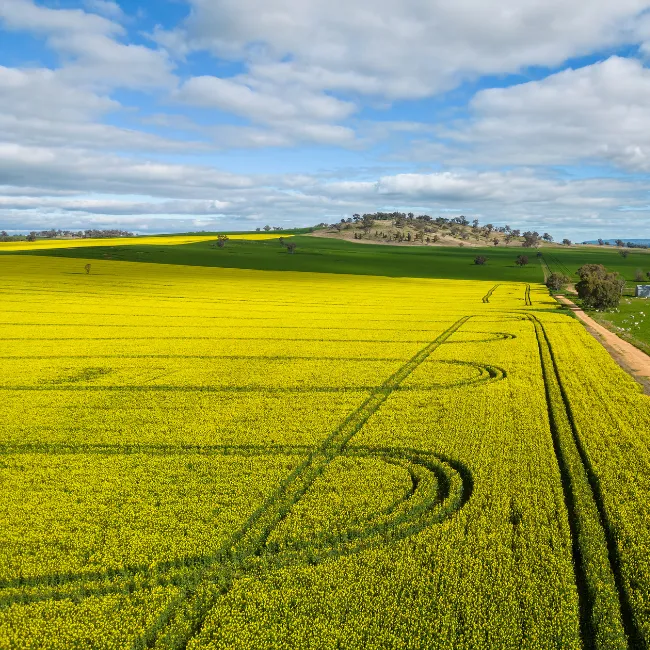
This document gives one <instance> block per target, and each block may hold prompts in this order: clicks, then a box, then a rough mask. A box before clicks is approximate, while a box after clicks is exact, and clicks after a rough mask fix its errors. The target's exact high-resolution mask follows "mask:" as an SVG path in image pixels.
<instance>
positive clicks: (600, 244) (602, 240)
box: [598, 237, 605, 246]
mask: <svg viewBox="0 0 650 650" xmlns="http://www.w3.org/2000/svg"><path fill="white" fill-rule="evenodd" d="M598 245H599V246H604V245H605V240H604V239H601V238H600V237H599V238H598Z"/></svg>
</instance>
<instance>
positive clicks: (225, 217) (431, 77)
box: [0, 0, 650, 240]
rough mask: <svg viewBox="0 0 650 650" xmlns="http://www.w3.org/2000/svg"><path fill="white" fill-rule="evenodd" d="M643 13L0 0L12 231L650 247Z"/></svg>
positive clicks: (6, 193)
mask: <svg viewBox="0 0 650 650" xmlns="http://www.w3.org/2000/svg"><path fill="white" fill-rule="evenodd" d="M649 55H650V0H647V1H645V0H617V2H616V3H613V2H611V0H590V1H589V2H587V1H586V0H576V1H574V2H571V3H567V2H565V0H544V1H541V0H500V1H499V2H492V1H486V0H455V1H454V2H449V0H401V1H400V2H395V0H264V2H263V3H260V2H259V0H187V1H183V0H170V1H167V0H156V1H155V2H153V1H146V2H144V1H143V2H138V1H137V0H128V1H127V0H118V1H117V2H116V1H113V0H39V1H34V0H2V2H1V3H0V229H5V230H25V229H28V230H29V229H41V228H48V227H52V226H56V227H62V228H85V227H115V226H121V227H124V228H128V229H131V230H137V231H141V232H146V231H150V232H163V231H174V230H200V229H210V230H212V229H216V230H220V229H254V228H256V227H259V226H263V225H265V224H267V223H269V224H271V225H280V226H284V227H290V226H293V225H299V226H302V225H313V224H315V223H319V222H321V221H327V222H332V221H338V220H339V219H340V218H342V217H347V216H350V215H351V214H353V213H355V212H372V211H375V210H393V209H401V210H405V211H414V212H418V213H427V214H430V215H433V216H436V215H438V214H449V213H457V214H465V215H466V216H469V217H471V218H475V217H476V218H479V220H480V221H481V222H492V223H495V224H505V223H508V224H509V225H511V226H512V227H517V228H521V229H529V228H534V229H538V230H540V231H549V232H551V233H552V234H554V235H555V237H556V238H563V237H570V238H571V239H576V240H584V239H591V238H595V237H605V238H608V237H619V236H620V237H635V236H636V237H647V236H648V235H649V234H650V233H649V232H648V230H649V228H648V226H649V225H650V196H649V193H648V190H649V189H650V185H649V180H650V111H649V110H648V106H650V69H649V68H648V62H649V58H648V57H649Z"/></svg>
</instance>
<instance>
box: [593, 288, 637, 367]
mask: <svg viewBox="0 0 650 650" xmlns="http://www.w3.org/2000/svg"><path fill="white" fill-rule="evenodd" d="M595 317H596V318H597V319H598V320H599V321H601V322H603V321H604V323H603V324H605V325H610V326H611V328H610V329H612V330H613V331H614V332H616V333H617V334H618V335H619V336H621V337H622V338H624V339H626V340H628V341H630V343H633V344H634V345H636V346H637V347H638V348H641V349H642V350H643V351H644V352H647V353H648V354H650V300H648V299H647V298H623V300H621V304H620V305H619V308H618V309H616V310H613V311H607V312H600V313H598V314H595Z"/></svg>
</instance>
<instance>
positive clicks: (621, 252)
mask: <svg viewBox="0 0 650 650" xmlns="http://www.w3.org/2000/svg"><path fill="white" fill-rule="evenodd" d="M618 254H619V255H620V256H621V257H622V258H623V259H625V258H626V257H627V256H628V255H629V254H630V251H628V250H626V249H625V248H621V250H620V251H618Z"/></svg>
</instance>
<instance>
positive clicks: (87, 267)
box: [84, 264, 90, 275]
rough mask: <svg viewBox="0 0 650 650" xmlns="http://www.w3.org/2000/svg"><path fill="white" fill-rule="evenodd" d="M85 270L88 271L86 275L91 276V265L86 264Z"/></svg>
mask: <svg viewBox="0 0 650 650" xmlns="http://www.w3.org/2000/svg"><path fill="white" fill-rule="evenodd" d="M84 269H86V275H90V264H86V266H84Z"/></svg>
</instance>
